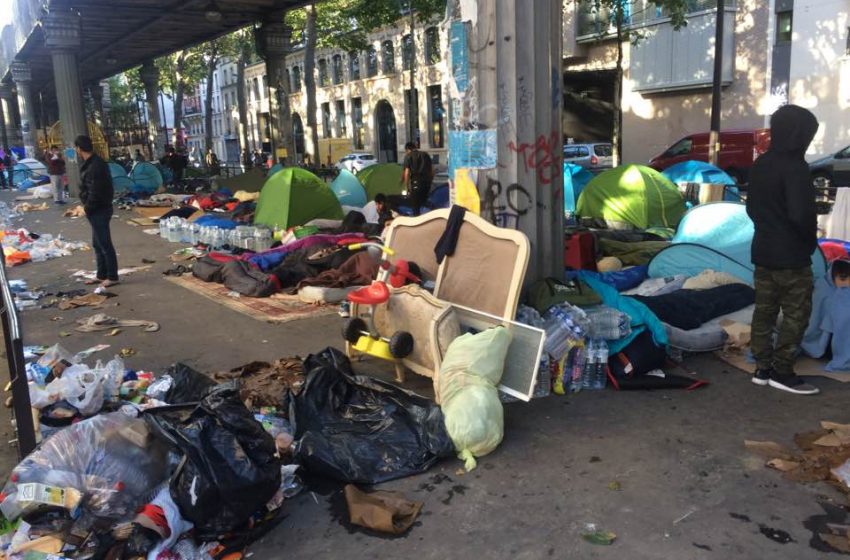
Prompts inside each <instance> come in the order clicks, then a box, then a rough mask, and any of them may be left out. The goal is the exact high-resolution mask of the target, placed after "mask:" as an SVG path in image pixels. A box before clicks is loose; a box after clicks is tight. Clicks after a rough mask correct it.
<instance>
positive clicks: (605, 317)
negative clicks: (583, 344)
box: [587, 306, 632, 340]
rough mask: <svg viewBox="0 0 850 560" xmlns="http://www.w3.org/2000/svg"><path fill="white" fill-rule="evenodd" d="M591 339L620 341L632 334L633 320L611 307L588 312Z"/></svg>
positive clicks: (596, 308) (601, 307)
mask: <svg viewBox="0 0 850 560" xmlns="http://www.w3.org/2000/svg"><path fill="white" fill-rule="evenodd" d="M587 319H588V321H589V322H590V327H589V335H590V337H591V338H598V339H603V340H620V339H621V338H625V337H627V336H629V335H630V334H631V332H632V327H631V318H630V317H629V316H628V315H626V314H625V313H623V312H621V311H618V310H616V309H612V308H610V307H605V306H600V307H595V308H593V309H591V310H588V311H587Z"/></svg>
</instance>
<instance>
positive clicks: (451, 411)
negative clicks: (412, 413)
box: [438, 327, 511, 471]
mask: <svg viewBox="0 0 850 560" xmlns="http://www.w3.org/2000/svg"><path fill="white" fill-rule="evenodd" d="M510 344H511V333H510V331H508V330H507V329H506V328H504V327H495V328H492V329H488V330H486V331H484V332H481V333H478V334H465V335H463V336H460V337H458V338H456V339H455V340H454V342H452V343H451V345H450V346H449V349H448V350H447V351H446V357H445V358H444V359H443V363H442V366H441V367H440V377H439V379H438V383H439V391H438V392H439V395H440V399H441V403H440V406H441V407H442V409H443V416H444V417H445V421H446V430H447V431H448V432H449V436H450V437H451V438H452V442H454V444H455V449H456V450H457V452H458V457H459V458H460V459H461V460H463V461H464V463H465V465H464V466H465V468H466V470H467V471H470V470H472V469H474V468H475V466H476V461H475V457H480V456H482V455H486V454H487V453H490V452H491V451H493V450H494V449H496V447H498V445H499V444H500V443H501V442H502V436H503V434H504V412H503V410H502V403H501V401H499V393H498V390H497V389H496V387H497V385H498V384H499V380H500V379H501V378H502V373H503V371H504V367H505V357H506V356H507V353H508V347H509V346H510Z"/></svg>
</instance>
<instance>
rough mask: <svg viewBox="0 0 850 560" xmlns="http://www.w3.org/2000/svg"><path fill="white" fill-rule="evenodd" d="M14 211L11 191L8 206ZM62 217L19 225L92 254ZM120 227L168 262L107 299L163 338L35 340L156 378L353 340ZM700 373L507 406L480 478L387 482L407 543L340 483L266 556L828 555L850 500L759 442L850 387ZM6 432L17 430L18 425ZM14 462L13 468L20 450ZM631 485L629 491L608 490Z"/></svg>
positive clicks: (38, 280) (49, 276) (32, 318)
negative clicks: (241, 305)
mask: <svg viewBox="0 0 850 560" xmlns="http://www.w3.org/2000/svg"><path fill="white" fill-rule="evenodd" d="M12 198H13V197H12V195H11V194H9V193H2V194H0V200H3V201H6V202H11V200H12ZM62 210H64V208H62V209H58V208H51V209H50V210H47V211H36V212H31V213H29V214H27V215H26V216H25V217H24V219H23V220H22V221H21V222H19V225H20V227H27V228H29V229H31V230H32V231H35V232H44V233H52V234H54V235H55V234H62V235H63V236H64V237H65V238H66V239H67V240H69V241H89V235H90V234H89V229H88V224H87V223H86V222H85V220H84V219H74V220H72V219H69V218H62V217H61V211H62ZM117 215H118V218H116V219H114V220H113V237H114V241H115V245H116V247H117V249H118V253H119V257H118V258H119V265H120V266H121V267H129V266H141V265H142V264H143V263H142V259H143V258H144V259H151V260H154V261H156V262H155V263H154V264H152V265H151V268H150V269H149V270H148V271H145V272H140V273H136V274H133V275H131V276H128V277H126V278H124V279H122V284H121V285H119V286H116V287H115V288H112V289H111V291H113V292H115V293H117V294H118V296H119V297H118V298H116V299H113V300H110V302H109V304H112V303H113V302H117V303H118V304H119V305H118V306H117V307H107V308H105V309H103V310H102V312H104V313H106V314H108V315H112V316H115V317H118V318H121V319H146V320H153V321H157V322H159V323H160V325H161V330H160V331H159V332H156V333H144V332H137V331H140V329H124V330H123V332H121V333H120V334H119V335H117V336H115V337H104V336H103V334H102V333H90V334H83V333H77V332H73V334H72V335H71V336H69V337H66V338H60V337H59V333H60V332H61V331H69V332H70V331H73V326H74V322H75V320H76V319H78V318H81V317H88V316H90V315H92V314H94V313H95V312H96V311H93V310H91V309H90V308H80V309H76V310H71V311H60V310H58V309H56V308H51V309H44V310H26V311H24V312H23V313H22V314H21V318H22V323H23V329H24V334H25V340H26V343H27V344H46V345H52V344H55V343H57V342H60V343H61V344H62V345H63V346H65V347H66V348H68V349H69V350H70V351H72V352H77V351H80V350H83V349H85V348H88V347H91V346H94V345H96V344H111V345H112V347H111V348H110V349H108V350H105V351H103V352H100V353H98V354H96V355H95V356H93V357H92V358H90V359H89V361H90V362H92V363H93V362H94V361H95V360H96V359H102V360H108V359H109V358H111V357H112V355H113V354H114V353H116V352H117V351H118V350H120V349H121V348H126V347H132V348H133V349H135V350H136V351H137V353H136V355H134V356H132V357H130V358H128V359H127V360H126V363H127V365H128V367H131V368H134V369H145V370H152V371H154V372H155V373H159V372H161V371H162V369H163V368H164V367H166V366H167V365H169V364H171V363H173V362H175V361H183V362H186V363H188V364H189V365H191V366H193V367H195V368H196V369H198V370H200V371H206V372H211V371H221V370H226V369H229V368H232V367H236V366H238V365H241V364H244V363H247V362H250V361H253V360H266V361H271V360H274V359H276V358H280V357H283V356H290V355H300V356H302V357H303V356H306V355H307V354H309V353H311V352H316V351H319V350H321V349H323V348H325V347H326V346H329V345H335V346H341V345H342V338H341V336H340V334H339V330H340V327H341V320H340V319H339V318H338V317H337V316H335V315H334V316H325V317H319V318H315V319H308V320H302V321H295V322H290V323H286V324H283V325H271V324H267V323H262V322H259V321H256V320H254V319H251V318H249V317H246V316H243V315H240V314H238V313H235V312H233V311H231V310H229V309H227V308H225V307H224V306H221V305H218V304H216V303H214V302H212V301H209V300H207V299H205V298H203V297H200V296H198V295H195V294H192V293H189V292H188V291H187V290H185V289H183V288H180V287H178V286H175V285H174V284H171V283H169V282H166V281H165V280H164V279H163V278H162V271H164V270H166V269H168V268H170V267H171V265H172V263H171V262H170V260H169V258H168V257H169V255H170V254H171V253H172V252H173V251H174V250H175V249H178V248H180V247H183V246H184V245H178V244H174V243H167V242H166V241H164V240H162V239H160V238H159V237H158V236H151V235H147V234H145V233H143V231H142V230H143V229H144V228H141V227H133V226H130V225H128V224H127V223H126V221H127V219H128V218H129V217H131V213H129V212H126V211H118V213H117ZM92 268H93V254H92V253H91V252H82V253H75V254H74V255H72V256H70V257H64V258H59V259H55V260H52V261H48V262H45V263H28V264H25V265H22V266H20V267H16V268H13V269H10V273H9V276H10V277H11V278H13V279H14V278H21V279H26V280H27V281H28V282H29V285H30V287H31V288H36V287H43V288H44V289H47V290H48V291H52V292H55V291H58V290H68V289H76V288H80V287H83V285H82V283H78V282H75V281H74V280H73V279H71V277H70V276H71V274H72V272H73V271H74V270H77V269H87V270H91V269H92ZM55 317H61V320H55V321H54V320H52V319H53V318H55ZM688 366H689V368H691V369H693V370H695V371H697V372H698V373H699V375H700V377H701V378H704V379H706V380H708V381H709V382H710V383H711V384H710V385H709V386H708V387H707V388H704V389H700V390H698V391H694V392H687V391H676V390H673V391H658V392H622V393H617V392H614V391H610V390H608V391H599V392H584V393H580V394H578V395H576V396H571V397H558V396H552V397H549V398H546V399H541V400H538V401H534V402H532V403H530V404H522V403H519V404H512V405H508V406H506V407H505V439H504V442H503V443H502V445H501V447H500V448H499V449H497V450H496V451H495V452H494V453H493V454H492V455H490V456H487V457H485V458H483V459H482V460H480V461H479V468H478V469H476V470H474V471H472V472H471V473H468V474H459V473H460V472H462V471H460V470H459V469H461V468H462V463H461V462H460V461H454V460H448V461H445V462H443V463H441V464H439V465H438V466H437V467H435V468H434V469H432V470H431V471H429V472H428V473H426V474H424V475H421V476H417V477H411V478H408V479H403V480H399V481H395V482H392V483H388V484H386V485H382V487H381V488H382V489H388V490H399V491H401V492H404V493H406V494H407V495H408V496H409V497H410V498H412V499H415V500H421V501H424V502H425V506H424V508H423V513H422V515H421V517H420V518H419V520H418V521H417V523H416V525H415V526H414V527H413V529H412V530H411V531H410V532H409V533H408V534H407V535H406V536H403V537H399V538H392V539H387V538H381V537H375V536H372V535H371V534H366V533H365V532H362V531H360V530H356V529H353V528H351V527H350V526H349V525H347V522H346V521H347V517H348V515H347V512H346V510H345V501H344V498H343V497H342V494H341V488H337V487H332V486H327V487H326V488H323V489H314V490H315V493H314V492H310V491H306V492H304V493H302V494H301V495H299V496H297V497H296V498H294V499H292V500H290V501H288V502H286V504H285V505H284V507H285V508H286V513H287V516H288V517H287V518H286V519H285V520H284V521H283V522H282V524H281V525H280V526H279V527H278V528H276V529H275V530H274V531H272V532H271V533H270V534H269V535H267V536H266V537H265V538H264V539H262V540H260V541H259V542H257V543H256V544H254V545H253V546H252V547H251V550H252V551H253V552H254V556H253V558H254V559H258V560H259V559H272V558H281V557H284V556H285V557H288V558H351V559H359V558H367V557H374V558H381V559H389V558H407V559H412V558H415V559H416V560H426V559H432V558H433V559H440V560H444V559H451V558H463V557H469V558H474V557H484V556H486V557H488V558H492V559H503V558H504V559H526V558H527V559H538V558H550V557H551V558H612V559H613V558H617V559H623V558H627V559H629V560H639V559H658V558H671V559H677V560H678V559H700V558H724V559H732V558H741V559H753V558H768V557H770V558H774V559H786V558H787V559H789V560H790V559H794V560H807V559H820V558H823V557H824V553H823V552H819V551H817V550H815V549H813V548H811V547H810V544H809V541H810V539H811V537H812V533H811V531H810V530H807V529H806V528H805V527H804V523H805V522H806V520H807V519H809V518H810V517H812V516H818V515H823V513H824V512H823V509H822V508H821V507H820V505H819V503H829V500H834V501H835V503H837V504H842V503H846V498H844V497H843V496H842V495H841V494H840V493H839V492H838V491H837V490H836V489H834V488H832V487H830V486H828V485H826V484H815V485H807V486H804V485H800V484H797V483H794V482H790V481H787V480H784V479H783V478H782V477H781V475H780V474H779V473H778V472H776V471H771V470H768V469H766V468H764V467H763V464H762V463H763V461H762V460H760V459H758V458H756V457H754V456H752V455H751V454H750V453H748V452H747V451H746V450H745V449H744V445H743V441H744V439H755V440H774V441H777V442H779V443H783V444H790V442H791V438H792V437H793V435H794V434H795V433H797V432H801V431H808V430H813V429H815V428H817V426H818V422H819V421H820V420H832V421H835V422H840V423H847V422H850V410H848V408H847V402H848V397H850V385H848V386H844V385H841V384H840V383H837V382H832V381H828V380H825V379H817V380H816V381H815V383H816V384H817V385H818V386H819V387H821V388H822V390H823V394H822V395H820V396H817V397H812V398H805V397H796V396H793V395H788V394H786V393H781V392H779V391H773V390H770V389H767V388H759V387H755V386H753V385H752V384H751V383H750V381H749V377H748V376H747V375H745V374H743V373H741V372H740V371H737V370H734V369H731V368H730V367H729V366H726V365H725V364H722V363H720V362H719V361H717V360H716V359H715V358H713V357H711V356H701V357H697V358H693V359H690V360H688ZM355 369H356V370H357V372H358V373H361V374H375V373H380V374H381V375H382V376H385V378H387V379H391V378H392V375H391V372H390V371H389V369H388V368H386V367H385V365H384V364H376V363H375V362H371V361H366V362H363V363H360V364H355ZM408 378H409V382H408V384H407V387H408V388H411V389H413V390H416V391H419V392H422V393H424V394H427V393H428V380H427V379H425V378H422V377H418V376H416V375H412V374H411V375H409V376H408ZM4 431H9V432H11V430H10V429H7V427H6V426H5V425H4V426H2V427H0V434H2V433H3V432H4ZM3 449H4V451H3V454H4V457H3V458H4V459H8V458H9V457H8V455H9V454H11V455H14V451H13V450H10V449H8V448H6V447H3ZM13 463H14V460H7V461H5V462H4V463H3V464H4V465H7V468H8V465H11V464H13ZM615 481H616V482H618V483H619V485H620V489H619V490H612V489H609V484H611V483H612V482H615ZM320 490H321V491H320ZM837 521H840V520H837ZM588 523H594V524H595V525H596V526H597V528H598V529H599V530H605V531H612V532H614V533H616V535H617V540H616V542H615V543H614V544H613V545H612V546H608V547H605V546H595V545H592V544H590V543H587V542H585V541H584V540H582V538H581V534H582V533H585V532H586V531H587V529H586V525H587V524H588ZM772 529H776V530H779V531H784V532H787V533H788V534H789V536H790V538H791V539H793V540H792V541H791V542H788V543H787V544H780V543H779V542H776V541H774V540H771V539H770V538H768V537H767V536H766V534H772V531H771V530H772ZM378 547H380V548H378Z"/></svg>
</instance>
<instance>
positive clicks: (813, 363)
mask: <svg viewBox="0 0 850 560" xmlns="http://www.w3.org/2000/svg"><path fill="white" fill-rule="evenodd" d="M714 355H715V356H717V357H718V358H720V359H721V360H723V361H724V362H726V363H727V364H729V365H730V366H734V367H736V368H738V369H739V370H741V371H743V372H744V373H746V374H747V375H752V372H753V370H754V369H755V364H753V363H751V362H749V361H748V360H747V356H746V355H744V354H740V353H737V352H715V353H714ZM826 364H827V360H813V359H812V358H800V359H798V360H797V364H796V365H795V366H794V371H796V372H797V375H811V376H817V377H826V378H827V379H833V380H835V381H839V382H841V383H850V373H833V372H831V371H825V370H824V369H823V368H824V367H825V366H826Z"/></svg>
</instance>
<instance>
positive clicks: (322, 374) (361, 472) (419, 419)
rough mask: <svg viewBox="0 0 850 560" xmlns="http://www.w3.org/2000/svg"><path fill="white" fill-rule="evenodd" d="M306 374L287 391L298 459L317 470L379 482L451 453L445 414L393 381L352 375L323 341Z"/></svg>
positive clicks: (419, 469)
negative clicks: (297, 388)
mask: <svg viewBox="0 0 850 560" xmlns="http://www.w3.org/2000/svg"><path fill="white" fill-rule="evenodd" d="M304 371H306V372H307V381H306V383H305V384H304V387H303V388H302V389H301V392H300V393H299V394H298V395H296V396H295V397H293V398H292V400H291V402H290V408H289V419H290V422H291V423H292V426H293V429H294V430H295V440H296V443H295V459H296V461H298V462H299V463H300V464H301V465H302V466H303V467H304V468H306V469H307V470H308V472H311V473H313V474H316V475H320V476H327V477H330V478H334V479H336V480H339V481H342V482H350V483H356V484H377V483H380V482H385V481H387V480H393V479H396V478H403V477H405V476H410V475H413V474H417V473H421V472H424V471H426V470H428V469H429V468H430V467H431V466H433V465H434V464H435V463H436V462H437V461H438V460H439V459H440V458H442V457H449V456H452V455H454V445H453V444H452V440H451V439H450V438H449V434H448V433H447V432H446V427H445V423H444V421H443V413H442V411H441V410H440V408H439V407H438V406H437V405H436V404H434V403H433V402H431V401H430V400H428V399H426V398H424V397H422V396H419V395H417V394H415V393H412V392H410V391H405V390H404V389H401V388H399V387H396V386H395V385H392V384H390V383H385V382H383V381H379V380H377V379H372V378H369V377H363V376H355V375H354V373H353V372H352V370H351V363H350V362H349V360H348V358H346V357H345V355H344V354H343V353H342V352H340V351H339V350H336V349H334V348H328V349H326V350H324V351H322V352H321V353H319V354H318V355H312V356H309V357H308V358H307V359H306V360H305V361H304Z"/></svg>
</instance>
